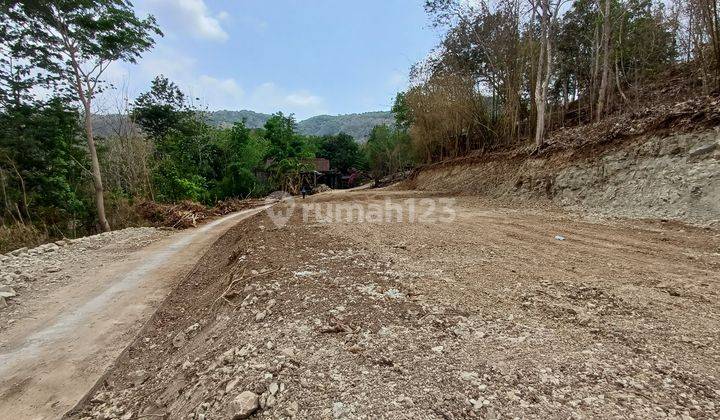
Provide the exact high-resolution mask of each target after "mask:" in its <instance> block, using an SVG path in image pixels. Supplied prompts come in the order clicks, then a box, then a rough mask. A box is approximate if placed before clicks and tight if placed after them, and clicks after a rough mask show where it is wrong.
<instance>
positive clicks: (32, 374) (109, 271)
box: [0, 208, 263, 419]
mask: <svg viewBox="0 0 720 420" xmlns="http://www.w3.org/2000/svg"><path fill="white" fill-rule="evenodd" d="M262 210H263V209H262V208H261V209H252V210H246V211H242V212H239V213H234V214H231V215H228V216H225V217H223V218H221V219H218V220H215V221H213V222H210V223H208V224H206V225H204V226H201V227H199V228H195V229H189V230H186V231H181V232H179V233H175V234H166V237H165V238H164V239H159V240H156V241H155V242H153V243H151V244H149V245H147V246H144V247H141V248H140V249H137V250H135V251H134V252H120V249H118V248H117V247H113V246H112V244H107V245H104V244H102V243H100V245H98V247H97V248H98V249H94V250H93V249H86V248H85V247H83V248H82V252H79V253H76V254H78V255H80V256H82V257H87V256H90V257H89V258H83V260H82V261H81V264H77V266H76V267H70V268H69V271H70V272H71V273H72V275H66V276H65V279H66V281H65V282H64V283H62V284H59V285H56V287H51V288H47V289H41V291H40V292H39V291H38V290H35V293H33V291H32V290H31V289H32V287H28V290H27V293H23V294H21V296H20V297H22V298H23V299H25V300H26V301H27V302H24V303H25V304H24V305H23V306H22V307H21V308H20V310H17V311H14V319H13V321H14V322H13V323H12V324H11V325H9V326H8V325H4V327H5V329H4V330H3V334H2V340H1V345H2V346H1V347H0V417H2V418H7V419H56V418H59V417H61V416H62V415H63V414H64V413H65V412H66V411H67V410H69V409H70V408H71V407H72V406H74V405H75V404H76V403H77V401H79V399H80V398H81V397H82V396H83V395H84V394H85V393H86V392H87V391H88V390H89V389H90V388H91V387H92V386H93V385H94V383H95V382H96V381H97V380H98V378H100V376H101V375H102V374H103V373H104V371H105V370H106V368H107V367H108V366H109V365H110V363H111V362H112V361H113V360H115V359H116V358H117V357H118V355H119V354H120V353H121V351H122V350H123V349H124V348H125V347H126V346H127V345H128V344H129V343H130V342H131V341H132V339H133V338H134V337H135V335H136V334H137V332H138V330H139V329H140V328H141V326H142V325H143V324H144V323H145V322H146V321H147V319H148V318H149V316H150V315H151V314H152V313H153V312H154V311H155V310H156V309H157V306H158V305H159V304H160V303H161V302H162V301H163V299H164V298H165V297H166V296H167V294H168V292H169V291H170V290H172V288H173V287H175V286H176V285H177V283H178V282H179V281H180V280H181V279H182V278H183V276H184V275H185V274H186V273H187V272H188V271H189V270H190V269H191V268H192V266H193V265H194V264H195V262H197V260H198V259H199V258H200V257H201V256H202V254H203V253H204V252H205V250H206V249H207V248H208V246H210V245H211V244H212V243H213V242H215V241H216V240H217V238H218V237H219V236H220V235H222V234H223V233H224V232H226V231H227V229H228V228H229V227H230V226H232V225H233V224H235V223H237V222H238V221H240V220H242V219H245V218H247V217H250V216H252V215H253V214H255V213H257V212H258V211H262ZM152 239H158V238H156V237H153V238H152ZM96 242H100V241H96ZM147 242H151V241H150V240H148V241H147ZM72 246H80V245H72ZM56 252H61V251H56ZM115 252H117V254H116V253H115ZM66 260H68V261H64V260H63V259H62V258H60V259H58V261H56V263H57V264H65V265H73V263H74V262H77V260H75V259H74V260H69V259H68V258H66ZM57 270H58V271H59V270H60V268H59V267H58V268H57ZM73 270H74V271H73ZM50 271H52V272H55V271H56V270H55V269H54V270H50ZM52 284H55V280H53V283H52ZM52 284H51V285H52ZM36 286H37V284H36Z"/></svg>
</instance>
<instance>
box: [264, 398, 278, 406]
mask: <svg viewBox="0 0 720 420" xmlns="http://www.w3.org/2000/svg"><path fill="white" fill-rule="evenodd" d="M276 402H277V400H276V398H275V396H274V395H268V397H267V399H266V400H265V407H266V408H270V407H272V406H274V405H275V403H276Z"/></svg>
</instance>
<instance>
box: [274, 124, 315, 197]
mask: <svg viewBox="0 0 720 420" xmlns="http://www.w3.org/2000/svg"><path fill="white" fill-rule="evenodd" d="M296 128H297V124H296V123H295V118H294V117H293V116H292V115H289V116H285V115H283V113H282V112H278V113H277V114H274V115H273V116H272V117H271V118H270V119H269V120H268V121H267V123H265V132H264V133H265V138H266V139H267V141H268V143H269V145H268V146H269V149H268V154H267V158H268V159H269V160H270V162H271V163H270V165H269V167H268V169H269V170H270V173H271V174H272V178H273V181H274V182H275V184H276V185H277V186H278V187H279V188H280V189H282V190H285V191H289V192H291V193H297V192H298V190H299V188H300V173H301V172H303V171H307V170H310V169H312V165H311V164H310V163H309V160H310V159H312V158H313V157H314V153H313V149H314V145H313V144H312V142H311V141H310V139H309V138H308V137H304V136H301V135H299V134H297V133H296V132H295V130H296Z"/></svg>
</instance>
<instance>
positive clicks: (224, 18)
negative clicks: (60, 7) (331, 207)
mask: <svg viewBox="0 0 720 420" xmlns="http://www.w3.org/2000/svg"><path fill="white" fill-rule="evenodd" d="M423 3H424V2H423V0H229V1H228V0H226V1H219V0H135V1H134V5H135V9H136V11H137V12H138V13H139V14H141V15H145V14H152V15H154V16H155V18H156V19H157V21H158V24H159V26H160V28H161V30H162V31H163V32H164V34H165V36H164V37H163V38H160V39H158V40H157V43H156V46H155V48H154V49H153V50H152V51H150V52H148V53H145V55H144V56H143V58H142V59H141V60H140V61H139V62H138V64H136V65H131V64H128V63H115V64H113V66H111V67H110V68H109V69H108V74H107V78H108V80H109V81H111V82H112V83H113V84H114V85H115V86H116V90H115V91H114V92H112V93H113V95H114V96H112V98H113V99H110V98H111V96H108V95H106V97H105V98H104V100H103V101H102V102H101V104H100V106H101V107H105V108H111V107H113V106H116V107H117V106H118V105H117V104H118V103H121V102H122V100H118V98H122V97H127V98H128V99H129V100H130V101H132V99H133V98H135V97H136V96H137V95H138V94H139V93H141V92H143V91H146V90H147V89H148V87H149V84H150V81H151V80H152V78H153V77H155V76H156V75H158V74H164V75H165V76H167V77H168V78H170V79H171V80H172V81H174V82H176V83H177V84H178V85H179V86H180V87H181V88H182V89H183V90H184V91H185V92H187V93H188V94H189V95H190V97H192V98H199V101H195V105H197V106H200V107H202V108H207V109H209V110H218V109H229V110H241V109H249V110H253V111H257V112H263V113H272V112H277V111H282V112H284V113H293V114H295V116H296V117H297V118H298V119H300V120H302V119H305V118H308V117H311V116H314V115H320V114H330V115H336V114H348V113H355V112H366V111H378V110H389V109H390V107H391V106H392V100H393V98H394V96H395V93H396V92H398V91H400V90H403V89H404V88H405V87H407V83H408V77H407V76H408V72H409V69H410V66H411V65H412V64H414V63H416V62H418V61H419V60H422V59H423V58H424V57H426V56H427V55H428V53H429V52H430V51H431V50H432V48H433V47H434V46H435V45H436V44H437V43H438V39H439V37H438V33H437V32H436V31H435V30H434V29H432V28H431V26H430V22H429V20H428V18H427V16H426V15H425V13H424V10H423ZM106 110H107V109H106Z"/></svg>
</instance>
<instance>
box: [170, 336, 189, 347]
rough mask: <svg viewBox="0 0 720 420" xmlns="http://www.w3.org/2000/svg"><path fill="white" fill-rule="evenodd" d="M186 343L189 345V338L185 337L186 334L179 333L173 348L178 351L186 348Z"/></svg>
mask: <svg viewBox="0 0 720 420" xmlns="http://www.w3.org/2000/svg"><path fill="white" fill-rule="evenodd" d="M185 343H187V337H185V333H183V332H180V333H178V335H176V336H175V338H173V341H172V344H173V347H175V348H176V349H179V348H180V347H182V346H184V345H185Z"/></svg>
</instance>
